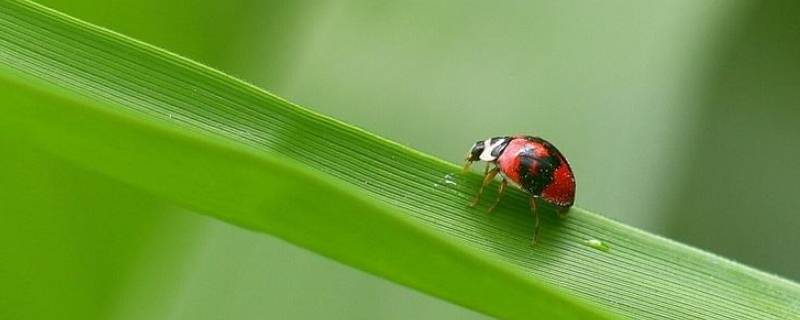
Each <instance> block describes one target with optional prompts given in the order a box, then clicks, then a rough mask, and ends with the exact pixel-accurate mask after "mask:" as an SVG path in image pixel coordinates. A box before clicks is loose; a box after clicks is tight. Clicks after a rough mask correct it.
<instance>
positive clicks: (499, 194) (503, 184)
mask: <svg viewBox="0 0 800 320" xmlns="http://www.w3.org/2000/svg"><path fill="white" fill-rule="evenodd" d="M506 185H508V181H507V180H506V179H503V181H501V182H500V188H498V189H497V200H495V201H494V204H493V205H492V206H491V207H490V208H489V213H492V211H494V208H495V207H497V204H499V203H500V197H502V196H503V191H506Z"/></svg>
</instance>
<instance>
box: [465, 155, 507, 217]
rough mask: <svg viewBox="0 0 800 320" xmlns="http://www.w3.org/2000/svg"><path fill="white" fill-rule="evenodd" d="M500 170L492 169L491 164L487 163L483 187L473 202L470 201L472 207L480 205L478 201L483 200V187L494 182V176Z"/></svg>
mask: <svg viewBox="0 0 800 320" xmlns="http://www.w3.org/2000/svg"><path fill="white" fill-rule="evenodd" d="M498 172H500V169H497V168H493V169H492V170H489V164H488V163H487V164H486V169H485V170H484V173H483V174H484V176H483V182H481V188H480V189H478V194H477V195H476V196H475V199H474V200H472V202H470V204H469V206H470V207H474V206H476V205H478V202H481V194H483V189H484V188H486V186H487V185H489V184H490V183H492V180H494V176H496V175H497V173H498Z"/></svg>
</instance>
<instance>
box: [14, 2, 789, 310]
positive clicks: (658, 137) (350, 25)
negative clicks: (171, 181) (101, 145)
mask: <svg viewBox="0 0 800 320" xmlns="http://www.w3.org/2000/svg"><path fill="white" fill-rule="evenodd" d="M39 2H40V3H42V4H45V5H47V6H50V7H52V8H55V9H57V10H60V11H63V12H66V13H68V14H71V15H73V16H76V17H78V18H81V19H84V20H86V21H89V22H92V23H95V24H98V25H100V26H104V27H107V28H109V29H112V30H115V31H117V32H120V33H122V34H126V35H129V36H131V37H133V38H136V39H139V40H142V41H145V42H149V43H152V44H155V45H157V46H159V47H162V48H165V49H167V50H170V51H173V52H175V53H178V54H181V55H184V56H187V57H189V58H192V59H194V60H197V61H199V62H201V63H204V64H207V65H210V66H212V67H215V68H217V69H220V70H222V71H224V72H227V73H229V74H233V75H235V76H237V77H239V78H241V79H244V80H246V81H249V82H252V83H254V84H256V85H258V86H259V87H262V88H265V89H267V90H268V91H271V92H273V93H276V94H278V95H280V96H282V97H284V98H287V99H289V100H291V101H294V102H297V103H299V104H302V105H304V106H308V107H310V108H311V109H313V110H317V111H319V112H321V113H324V114H327V115H331V116H334V117H336V118H338V119H341V120H344V121H346V122H350V123H353V124H355V125H358V126H360V127H362V128H365V129H367V130H369V131H372V132H374V133H376V134H379V135H381V136H384V137H387V138H389V139H392V140H395V141H399V142H401V143H403V144H406V145H409V146H411V147H413V148H416V149H420V150H422V151H424V152H427V153H430V154H433V155H436V156H438V157H441V158H443V159H446V160H448V161H452V162H460V160H461V159H462V156H463V154H464V152H466V149H467V148H468V147H469V145H470V144H471V143H472V142H473V141H474V140H478V139H483V138H485V137H489V136H494V135H506V134H513V133H527V134H535V135H541V136H544V137H546V138H548V139H549V140H551V141H553V142H554V143H555V144H556V145H558V146H559V148H560V149H561V150H562V151H563V152H564V153H566V154H567V155H568V156H569V158H570V160H571V163H572V166H573V167H574V169H575V171H576V175H577V179H578V198H577V205H578V206H581V207H583V208H587V209H589V210H592V211H595V212H598V213H601V214H604V215H606V216H609V217H611V218H613V219H615V220H619V221H622V222H625V223H628V224H631V225H635V226H638V227H640V228H643V229H645V230H648V231H651V232H655V233H659V234H663V235H665V236H667V237H670V238H673V239H676V240H679V241H682V242H687V243H689V244H692V245H694V246H697V247H699V248H702V249H705V250H708V251H711V252H715V253H718V254H721V255H723V256H726V257H729V258H731V259H734V260H738V261H740V262H743V263H745V264H748V265H751V266H754V267H756V268H759V269H762V270H765V271H768V272H772V273H776V274H779V275H782V276H784V277H787V278H790V279H794V280H798V279H800V254H799V253H798V251H797V250H794V249H793V248H794V245H795V244H796V243H797V242H798V241H800V233H799V232H798V230H800V212H798V208H800V197H798V196H797V195H796V194H797V192H798V191H800V187H798V185H797V182H798V181H800V163H798V160H797V159H798V158H800V143H799V142H800V109H798V108H800V105H799V103H798V102H800V41H799V40H800V19H797V17H798V16H800V5H799V4H793V3H788V2H787V3H783V4H780V3H777V2H750V1H724V2H723V1H688V0H686V1H669V2H665V1H559V2H555V1H518V2H516V1H515V2H511V1H508V2H501V3H495V2H483V1H452V2H438V1H401V2H389V1H385V2H384V1H377V2H376V1H366V0H365V1H291V2H288V3H287V2H284V1H255V0H253V1H248V0H234V1H226V2H218V1H197V2H193V3H191V4H186V3H185V2H183V1H156V0H115V1H75V0H43V1H39ZM20 139H23V138H21V137H18V136H16V135H15V134H14V133H13V132H5V131H3V129H2V128H0V146H2V148H3V149H4V150H5V151H6V152H8V154H11V155H13V156H11V157H0V166H2V168H3V170H0V181H2V183H3V185H0V187H2V188H3V190H4V192H2V193H0V210H2V212H3V221H2V223H0V234H2V235H0V240H3V242H2V244H0V256H2V257H3V258H9V259H4V260H6V262H3V263H0V273H5V274H0V276H1V277H2V278H3V279H9V280H10V281H11V282H10V283H3V284H2V292H0V304H4V305H5V306H4V307H2V308H0V309H2V310H0V318H3V319H5V318H9V319H11V318H55V317H58V318H71V317H80V318H83V319H87V318H102V319H152V318H159V319H163V318H169V319H255V318H311V317H315V318H348V319H371V318H384V319H406V318H422V319H441V318H473V319H477V318H484V317H483V316H481V315H479V314H476V313H474V312H472V311H469V310H466V309H463V308H460V307H458V306H454V305H451V304H449V303H447V302H443V301H440V300H437V299H435V298H432V297H428V296H425V295H423V294H420V293H417V292H415V291H413V290H410V289H407V288H404V287H400V286H398V285H395V284H392V283H389V282H387V281H385V280H382V279H379V278H376V277H374V276H371V275H368V274H365V273H363V272H360V271H357V270H353V269H351V268H349V267H346V266H343V265H340V264H338V263H335V262H332V261H329V260H327V259H326V258H322V257H319V256H316V255H314V254H312V253H309V252H307V251H305V250H303V249H299V248H296V247H294V246H292V245H289V244H286V243H284V242H282V241H280V240H277V239H274V238H271V237H268V236H263V235H259V234H254V233H252V232H249V231H246V230H241V229H239V228H236V227H233V226H229V225H226V224H224V223H221V222H218V221H214V220H212V219H209V218H206V217H204V216H202V215H198V214H194V213H191V212H186V211H184V210H181V209H180V208H176V207H173V206H171V205H170V204H168V203H163V202H161V201H159V200H158V199H154V198H152V197H150V196H148V195H146V194H144V193H142V192H140V191H138V190H135V189H131V188H129V187H126V186H125V185H122V184H120V183H119V182H116V181H113V180H109V179H107V178H104V177H101V176H98V175H96V174H94V173H91V172H87V171H85V170H84V169H81V168H77V167H73V166H71V165H70V164H67V163H64V162H62V161H61V160H59V159H53V158H50V157H48V156H45V155H42V154H38V153H36V152H35V151H31V150H27V149H26V148H24V140H20ZM9 239H27V240H25V242H24V243H19V242H18V241H19V240H15V241H17V242H9V241H7V240H9ZM787 247H788V248H789V249H788V250H787V249H786V248H787ZM12 258H13V259H12ZM10 275H14V276H13V277H12V276H10ZM8 306H13V307H8ZM7 307H8V308H7Z"/></svg>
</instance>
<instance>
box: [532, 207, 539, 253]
mask: <svg viewBox="0 0 800 320" xmlns="http://www.w3.org/2000/svg"><path fill="white" fill-rule="evenodd" d="M530 202H531V213H532V214H533V221H534V222H533V241H531V246H532V247H533V246H536V242H538V241H539V212H538V211H537V210H536V200H535V198H534V197H531V198H530Z"/></svg>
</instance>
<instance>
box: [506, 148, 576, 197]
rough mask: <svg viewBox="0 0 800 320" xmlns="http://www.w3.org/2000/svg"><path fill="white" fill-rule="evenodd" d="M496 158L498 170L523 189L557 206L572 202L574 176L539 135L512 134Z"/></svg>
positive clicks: (563, 159) (559, 156)
mask: <svg viewBox="0 0 800 320" xmlns="http://www.w3.org/2000/svg"><path fill="white" fill-rule="evenodd" d="M510 139H511V140H510V141H508V144H507V145H506V147H505V148H504V149H503V150H502V152H501V154H500V155H499V157H498V158H497V160H496V163H497V166H498V167H499V168H500V172H501V173H502V174H503V175H504V176H506V178H507V179H509V180H511V181H512V182H514V183H515V184H517V185H518V186H520V187H521V188H522V189H523V190H525V191H527V192H528V193H530V194H531V195H532V196H534V197H539V198H541V199H542V200H545V201H547V202H549V203H551V204H553V205H555V206H557V207H559V208H560V209H567V208H569V207H571V206H572V203H573V202H574V201H575V176H574V175H573V174H572V168H570V166H569V163H568V162H567V159H566V158H565V157H564V155H562V154H561V152H559V151H558V149H556V147H555V146H553V144H551V143H550V142H547V141H545V140H544V139H542V138H539V137H531V136H514V137H510Z"/></svg>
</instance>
